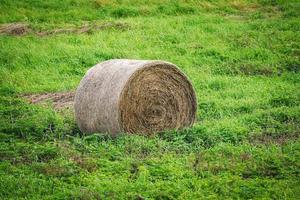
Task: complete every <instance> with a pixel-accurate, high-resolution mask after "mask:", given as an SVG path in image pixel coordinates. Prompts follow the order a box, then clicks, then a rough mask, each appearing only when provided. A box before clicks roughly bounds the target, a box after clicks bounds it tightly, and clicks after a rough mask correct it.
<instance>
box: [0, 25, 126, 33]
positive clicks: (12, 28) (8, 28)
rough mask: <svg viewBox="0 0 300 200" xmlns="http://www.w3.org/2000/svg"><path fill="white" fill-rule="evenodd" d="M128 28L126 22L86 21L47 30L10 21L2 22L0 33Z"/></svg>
mask: <svg viewBox="0 0 300 200" xmlns="http://www.w3.org/2000/svg"><path fill="white" fill-rule="evenodd" d="M127 28H129V25H128V24H126V23H120V22H117V23H113V22H107V23H102V24H99V23H86V24H84V25H82V26H80V27H69V28H61V29H53V30H49V31H38V32H37V31H33V30H32V29H31V28H30V27H29V25H28V24H25V23H11V24H2V25H0V34H6V35H14V36H16V35H25V34H27V33H34V34H36V35H38V36H47V35H56V34H63V33H73V34H82V33H92V32H94V31H100V30H105V29H117V30H125V29H127Z"/></svg>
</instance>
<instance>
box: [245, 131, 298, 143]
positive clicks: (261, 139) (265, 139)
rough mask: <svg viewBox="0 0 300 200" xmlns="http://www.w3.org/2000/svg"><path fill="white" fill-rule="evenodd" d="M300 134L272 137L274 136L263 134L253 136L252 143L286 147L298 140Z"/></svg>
mask: <svg viewBox="0 0 300 200" xmlns="http://www.w3.org/2000/svg"><path fill="white" fill-rule="evenodd" d="M299 136H300V134H299V133H297V132H294V133H288V134H280V135H272V134H267V133H265V134H262V135H253V136H252V137H250V140H249V141H250V143H252V144H254V145H257V144H262V145H269V144H278V145H284V144H286V143H288V142H289V141H292V140H297V139H298V138H299Z"/></svg>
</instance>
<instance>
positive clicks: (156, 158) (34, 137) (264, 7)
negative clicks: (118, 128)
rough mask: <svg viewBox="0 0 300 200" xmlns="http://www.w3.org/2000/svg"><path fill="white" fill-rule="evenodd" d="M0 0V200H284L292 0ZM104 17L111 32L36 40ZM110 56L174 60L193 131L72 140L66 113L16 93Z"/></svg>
mask: <svg viewBox="0 0 300 200" xmlns="http://www.w3.org/2000/svg"><path fill="white" fill-rule="evenodd" d="M161 2H162V1H156V0H153V1H150V2H148V1H134V0H133V1H129V0H124V1H123V0H119V1H117V0H116V1H105V0H95V1H85V0H66V1H58V0H53V1H41V0H36V1H33V0H32V1H30V0H27V1H24V0H23V1H21V0H18V1H10V0H0V23H2V24H5V23H13V22H23V23H27V24H29V26H30V28H31V29H32V30H33V31H32V32H30V33H28V34H25V35H22V36H12V35H0V199H22V198H23V199H216V198H217V199H297V198H299V196H300V189H299V184H300V181H299V180H300V179H299V178H300V174H299V173H300V151H299V150H300V140H299V133H300V75H299V72H300V62H299V55H300V54H299V52H300V32H299V31H300V30H299V27H300V16H299V9H300V2H299V1H297V0H296V1H280V0H277V1H276V0H275V1H271V0H256V1H254V0H253V1H250V0H249V1H248V0H236V1H226V0H218V1H208V0H207V1H171V0H169V1H167V0H164V1H163V2H162V3H161ZM87 22H89V23H99V24H102V23H107V22H116V23H122V24H126V28H125V29H118V28H114V27H111V28H107V29H103V30H94V31H91V32H89V33H82V34H76V33H61V34H53V35H46V36H38V35H36V34H35V33H36V32H39V31H51V30H55V29H61V28H64V27H80V26H82V25H83V24H85V23H87ZM112 58H132V59H161V60H167V61H170V62H172V63H175V64H177V65H178V66H179V67H180V68H181V69H182V70H183V71H184V72H185V73H186V74H187V76H188V77H189V78H190V79H191V81H192V83H193V86H194V88H195V90H196V93H197V99H198V111H197V121H196V124H195V126H194V127H193V128H190V129H186V130H181V131H168V132H165V133H160V134H157V135H155V136H151V137H144V136H133V135H131V136H129V135H126V134H123V135H121V136H120V137H117V138H111V137H109V136H108V135H106V134H102V133H99V134H94V135H91V136H81V133H80V131H79V130H78V127H77V126H76V124H75V122H74V117H73V113H72V111H68V110H62V111H56V110H54V109H53V108H52V107H51V104H47V105H43V106H42V105H32V104H29V103H27V102H26V101H25V100H24V99H22V98H20V97H19V96H20V95H22V94H28V93H42V92H56V91H69V90H75V88H76V86H77V85H78V83H79V81H80V79H81V78H82V76H83V75H84V73H85V72H86V70H87V69H88V68H90V67H91V66H93V65H94V64H96V63H98V62H101V61H104V60H107V59H112Z"/></svg>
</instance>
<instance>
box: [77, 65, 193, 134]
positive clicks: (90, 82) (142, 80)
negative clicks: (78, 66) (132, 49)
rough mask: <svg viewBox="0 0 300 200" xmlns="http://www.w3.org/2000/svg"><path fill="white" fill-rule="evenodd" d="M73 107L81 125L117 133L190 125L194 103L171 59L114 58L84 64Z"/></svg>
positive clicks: (84, 128) (85, 128)
mask: <svg viewBox="0 0 300 200" xmlns="http://www.w3.org/2000/svg"><path fill="white" fill-rule="evenodd" d="M74 107H75V117H76V121H77V123H78V125H79V128H80V129H81V131H83V132H86V133H93V132H109V133H111V134H112V135H117V134H118V133H121V132H128V133H143V134H151V133H155V132H159V131H163V130H168V129H179V128H183V127H187V126H191V125H192V124H193V123H194V121H195V114H196V108H197V105H196V96H195V91H194V89H193V87H192V85H191V83H190V81H189V80H188V79H187V77H186V76H185V75H184V74H183V73H182V72H181V71H180V70H179V69H178V68H177V67H176V66H175V65H174V64H171V63H168V62H164V61H144V60H126V59H115V60H109V61H106V62H103V63H100V64H97V65H96V66H94V67H92V68H91V69H90V70H88V72H87V73H86V75H85V76H84V78H83V79H82V80H81V82H80V85H79V87H78V88H77V91H76V94H75V103H74Z"/></svg>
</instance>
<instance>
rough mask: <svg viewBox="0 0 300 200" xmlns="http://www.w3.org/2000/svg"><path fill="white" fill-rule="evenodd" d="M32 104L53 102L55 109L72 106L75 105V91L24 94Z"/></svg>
mask: <svg viewBox="0 0 300 200" xmlns="http://www.w3.org/2000/svg"><path fill="white" fill-rule="evenodd" d="M22 97H23V98H25V99H27V100H28V101H29V102H30V103H32V104H43V103H47V102H51V103H52V105H53V107H54V109H56V110H60V109H63V108H72V107H73V105H74V97H75V92H73V91H71V92H56V93H43V94H27V95H23V96H22Z"/></svg>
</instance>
